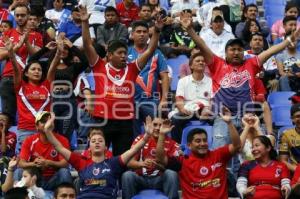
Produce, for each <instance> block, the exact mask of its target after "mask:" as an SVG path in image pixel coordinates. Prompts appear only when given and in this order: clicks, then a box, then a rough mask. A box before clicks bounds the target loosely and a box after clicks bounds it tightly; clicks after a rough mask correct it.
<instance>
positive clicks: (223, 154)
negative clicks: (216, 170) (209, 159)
mask: <svg viewBox="0 0 300 199" xmlns="http://www.w3.org/2000/svg"><path fill="white" fill-rule="evenodd" d="M213 152H214V153H217V154H218V155H219V157H220V158H221V160H222V162H224V163H227V162H228V161H229V159H230V158H232V154H231V153H230V151H229V145H225V146H222V147H220V148H217V149H216V150H214V151H213Z"/></svg>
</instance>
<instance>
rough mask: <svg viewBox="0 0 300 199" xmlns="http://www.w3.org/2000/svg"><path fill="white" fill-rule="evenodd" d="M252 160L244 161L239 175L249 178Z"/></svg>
mask: <svg viewBox="0 0 300 199" xmlns="http://www.w3.org/2000/svg"><path fill="white" fill-rule="evenodd" d="M249 165H250V162H244V163H243V164H242V165H241V167H240V169H239V172H238V177H245V178H247V179H248V175H249V171H250V169H249V168H250V167H249Z"/></svg>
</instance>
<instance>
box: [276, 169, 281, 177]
mask: <svg viewBox="0 0 300 199" xmlns="http://www.w3.org/2000/svg"><path fill="white" fill-rule="evenodd" d="M280 174H281V168H277V169H276V171H275V178H278V177H280Z"/></svg>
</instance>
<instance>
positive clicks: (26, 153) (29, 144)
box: [20, 133, 70, 178]
mask: <svg viewBox="0 0 300 199" xmlns="http://www.w3.org/2000/svg"><path fill="white" fill-rule="evenodd" d="M54 136H55V137H56V139H57V140H58V141H59V142H60V143H61V144H62V145H63V146H64V147H65V148H67V149H69V148H70V145H69V141H68V140H67V139H66V138H65V137H64V136H62V135H59V134H58V133H54ZM37 157H43V158H44V159H47V160H52V161H60V160H62V159H64V157H63V156H62V155H60V154H59V153H58V152H57V151H56V150H55V148H54V147H53V145H52V144H51V143H49V142H48V143H44V142H42V141H41V139H40V133H35V134H34V135H31V136H29V137H27V138H26V139H25V140H24V142H23V144H22V148H21V152H20V159H22V160H25V161H27V162H33V161H34V160H35V159H36V158H37ZM55 172H56V168H53V167H47V169H44V170H43V176H44V177H46V178H50V177H52V176H53V175H54V173H55Z"/></svg>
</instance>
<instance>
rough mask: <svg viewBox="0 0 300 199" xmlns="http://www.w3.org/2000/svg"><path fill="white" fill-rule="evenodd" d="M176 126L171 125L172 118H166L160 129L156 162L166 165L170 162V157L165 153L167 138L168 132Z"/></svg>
mask: <svg viewBox="0 0 300 199" xmlns="http://www.w3.org/2000/svg"><path fill="white" fill-rule="evenodd" d="M172 128H174V126H172V125H171V122H170V120H164V121H163V123H162V125H161V127H160V129H159V136H158V140H157V145H156V155H155V157H156V162H157V164H161V165H163V166H166V165H167V163H168V157H167V156H166V154H165V146H164V145H165V138H166V135H167V133H169V132H170V131H171V130H172Z"/></svg>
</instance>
